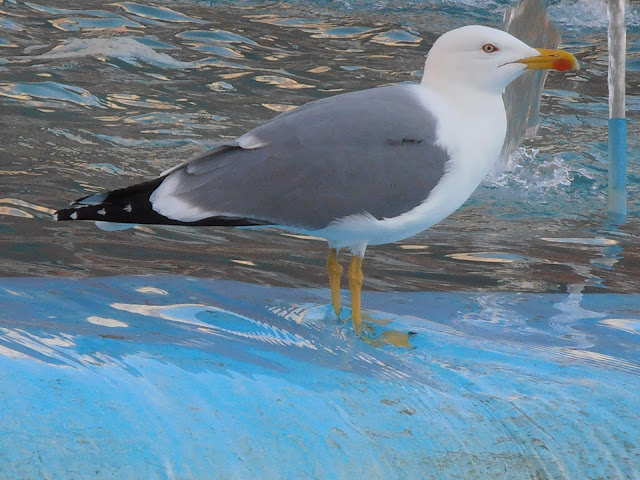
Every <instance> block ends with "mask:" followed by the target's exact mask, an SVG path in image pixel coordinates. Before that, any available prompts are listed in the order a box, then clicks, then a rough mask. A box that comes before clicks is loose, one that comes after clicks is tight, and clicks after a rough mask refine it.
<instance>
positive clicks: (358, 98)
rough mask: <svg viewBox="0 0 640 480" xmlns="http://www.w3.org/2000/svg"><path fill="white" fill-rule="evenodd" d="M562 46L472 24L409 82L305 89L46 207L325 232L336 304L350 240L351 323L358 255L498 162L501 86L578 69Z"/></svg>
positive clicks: (431, 216)
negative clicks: (147, 175)
mask: <svg viewBox="0 0 640 480" xmlns="http://www.w3.org/2000/svg"><path fill="white" fill-rule="evenodd" d="M577 68H578V61H577V60H576V58H575V57H574V56H573V55H572V54H570V53H568V52H565V51H562V50H546V49H534V48H532V47H530V46H528V45H527V44H525V43H523V42H521V41H520V40H518V39H517V38H515V37H513V36H511V35H509V34H508V33H506V32H503V31H501V30H497V29H494V28H489V27H485V26H480V25H470V26H466V27H462V28H458V29H455V30H451V31H449V32H447V33H445V34H444V35H442V36H441V37H439V38H438V39H437V40H436V42H435V43H434V44H433V46H432V48H431V50H430V51H429V53H428V55H427V58H426V62H425V67H424V75H423V77H422V81H421V83H420V84H397V85H390V86H383V87H378V88H372V89H368V90H361V91H355V92H349V93H343V94H340V95H335V96H331V97H328V98H324V99H320V100H316V101H313V102H310V103H307V104H305V105H302V106H300V107H297V108H295V109H293V110H290V111H288V112H285V113H283V114H281V115H278V116H276V117H275V118H273V119H272V120H270V121H268V122H266V123H264V124H263V125H261V126H259V127H257V128H254V129H253V130H251V131H249V132H247V133H245V134H244V135H242V136H240V137H238V138H236V139H233V140H223V141H221V142H219V143H217V144H215V145H214V146H213V148H212V149H210V150H209V151H207V152H205V153H204V154H202V155H199V156H197V157H195V158H193V159H191V160H189V161H187V162H184V163H182V164H180V165H177V166H175V167H173V168H171V169H169V170H166V171H165V172H163V173H162V174H161V175H160V176H159V177H157V178H155V179H153V180H150V181H147V182H144V183H138V184H135V185H132V186H129V187H126V188H121V189H118V190H113V191H106V192H102V193H98V194H95V195H91V196H88V197H85V198H82V199H80V200H77V201H76V202H74V203H72V204H71V206H70V208H66V209H61V210H59V211H57V212H56V213H55V215H54V219H55V220H58V221H62V220H94V221H102V222H117V223H134V224H169V225H192V226H197V225H216V226H231V227H251V226H254V227H257V226H264V225H271V226H274V227H277V228H280V229H283V230H286V231H290V232H295V233H299V234H307V235H313V236H315V237H321V238H324V239H326V240H327V242H328V246H329V256H328V261H327V266H326V267H327V272H328V275H329V285H330V289H331V303H332V306H333V309H334V311H335V313H336V314H337V315H338V316H339V315H340V311H341V305H340V280H341V277H342V273H343V267H342V266H341V265H340V264H339V263H338V257H337V255H338V251H339V250H340V249H348V250H349V252H350V253H351V263H350V265H349V270H348V278H349V289H350V292H351V319H352V322H353V325H354V328H355V330H356V331H358V332H359V331H360V329H361V321H362V313H361V311H362V305H361V290H362V282H363V279H364V275H363V273H362V259H363V257H364V254H365V250H366V248H367V247H368V246H369V245H381V244H385V243H391V242H397V241H400V240H403V239H405V238H408V237H411V236H413V235H416V234H418V233H420V232H422V231H423V230H425V229H427V228H429V227H431V226H432V225H434V224H436V223H438V222H439V221H441V220H442V219H444V218H445V217H447V216H448V215H450V214H451V213H453V212H454V211H455V210H457V209H458V208H459V207H461V206H462V204H463V203H464V202H465V201H466V200H467V199H468V198H469V196H470V195H471V194H472V193H473V191H474V190H475V189H476V188H477V187H478V185H479V184H480V182H481V181H482V179H483V178H484V176H485V175H486V174H487V173H488V171H489V170H490V169H491V167H492V166H493V165H494V163H495V161H496V160H497V158H498V156H499V154H500V150H501V148H502V145H503V142H504V139H505V133H506V128H507V119H506V113H505V107H504V102H503V100H502V92H503V91H504V89H505V87H506V86H507V85H508V84H509V83H510V82H512V81H513V80H514V79H516V78H517V77H518V76H520V75H521V74H522V73H523V72H525V71H527V70H534V69H553V70H560V71H564V70H570V69H577Z"/></svg>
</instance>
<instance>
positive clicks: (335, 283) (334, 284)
mask: <svg viewBox="0 0 640 480" xmlns="http://www.w3.org/2000/svg"><path fill="white" fill-rule="evenodd" d="M342 270H343V269H342V265H340V264H339V263H338V251H337V250H336V249H335V248H330V249H329V259H328V260H327V272H328V273H329V286H330V287H331V304H332V305H333V310H334V311H335V312H336V315H340V277H342Z"/></svg>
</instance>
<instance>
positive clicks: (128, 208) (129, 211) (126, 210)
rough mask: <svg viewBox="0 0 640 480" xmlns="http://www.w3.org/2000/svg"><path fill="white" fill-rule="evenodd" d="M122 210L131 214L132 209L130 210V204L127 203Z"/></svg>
mask: <svg viewBox="0 0 640 480" xmlns="http://www.w3.org/2000/svg"><path fill="white" fill-rule="evenodd" d="M123 210H124V211H125V212H127V213H131V210H132V208H131V204H130V203H127V206H126V207H124V208H123Z"/></svg>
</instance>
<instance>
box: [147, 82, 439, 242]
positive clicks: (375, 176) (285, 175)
mask: <svg viewBox="0 0 640 480" xmlns="http://www.w3.org/2000/svg"><path fill="white" fill-rule="evenodd" d="M413 88H421V87H418V86H409V85H398V86H391V87H382V88H376V89H371V90H363V91H359V92H353V93H347V94H342V95H337V96H334V97H329V98H327V99H323V100H318V101H315V102H311V103H309V104H306V105H304V106H302V107H300V108H298V109H295V110H293V111H290V112H287V113H285V114H283V115H280V116H278V117H275V118H274V119H273V120H271V121H269V122H267V123H266V124H264V125H262V126H260V127H258V128H256V129H254V130H252V131H250V132H249V133H247V134H245V135H243V136H242V137H239V139H238V140H237V141H236V142H233V143H229V144H226V145H221V146H219V147H218V148H216V149H214V150H213V151H212V152H209V153H207V154H205V155H203V156H202V157H200V158H197V159H195V160H193V161H191V162H189V163H187V164H185V165H182V166H180V167H178V168H177V169H174V170H171V171H170V172H171V173H170V174H169V175H168V176H167V177H166V179H165V180H164V181H163V182H162V184H161V185H160V186H159V187H158V189H157V190H156V191H155V192H154V193H153V195H152V196H151V199H150V200H151V203H152V205H153V209H154V210H155V211H157V212H159V213H160V214H162V215H164V216H167V217H169V218H172V219H176V220H181V221H198V220H202V219H204V218H207V217H213V216H230V217H247V218H253V219H259V220H263V221H266V222H270V223H273V224H277V225H290V226H297V227H301V228H306V229H311V230H313V229H320V228H323V227H326V226H327V225H328V224H329V223H330V222H331V221H333V220H336V219H338V218H341V217H344V216H347V215H352V214H356V213H363V212H367V213H369V214H371V215H373V216H374V217H376V218H378V219H382V218H390V217H395V216H397V215H400V214H402V213H404V212H407V211H409V210H411V209H412V208H414V207H416V206H418V205H419V204H420V203H422V202H423V201H424V200H425V199H426V198H427V197H428V196H429V192H431V190H432V189H433V188H434V187H435V186H436V185H437V183H438V182H439V180H440V178H441V177H442V176H443V174H444V172H445V168H446V163H447V162H448V160H449V155H448V153H447V152H446V151H445V150H444V149H443V148H441V147H440V146H438V145H437V142H436V130H437V121H436V118H435V117H434V116H433V115H432V114H431V113H430V112H429V111H427V110H426V109H425V107H423V106H422V104H421V103H420V102H419V100H418V97H417V96H416V95H415V93H413V90H412V89H413Z"/></svg>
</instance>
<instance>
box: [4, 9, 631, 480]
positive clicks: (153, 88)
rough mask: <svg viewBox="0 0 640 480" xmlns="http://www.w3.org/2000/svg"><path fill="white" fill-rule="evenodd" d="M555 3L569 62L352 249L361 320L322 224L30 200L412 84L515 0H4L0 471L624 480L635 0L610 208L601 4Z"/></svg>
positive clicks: (26, 474)
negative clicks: (447, 203)
mask: <svg viewBox="0 0 640 480" xmlns="http://www.w3.org/2000/svg"><path fill="white" fill-rule="evenodd" d="M45 3H46V5H45ZM550 3H551V5H550V7H549V12H550V15H551V17H552V18H553V20H554V21H555V22H556V24H557V25H558V27H559V28H560V29H561V31H562V34H563V40H562V46H563V47H564V48H566V49H568V50H570V51H572V52H574V53H576V55H577V57H578V58H579V60H580V62H581V65H582V69H581V70H580V71H579V72H577V73H576V72H572V73H567V74H561V73H557V72H554V73H552V74H550V75H549V77H548V79H547V84H546V89H545V91H544V94H543V98H542V107H541V125H540V129H539V131H538V136H537V138H536V139H535V140H532V141H527V142H525V144H524V146H523V147H522V148H521V149H520V150H518V151H517V152H516V154H515V155H514V156H513V157H511V158H510V160H509V162H508V163H507V165H506V167H505V168H500V169H496V171H495V172H493V173H492V174H491V175H490V176H489V178H487V179H486V181H485V182H484V183H483V185H482V186H481V187H480V188H479V189H478V191H477V192H476V193H475V194H474V196H473V197H472V198H471V199H470V200H469V201H468V202H467V204H466V205H465V207H464V208H463V209H461V210H459V211H458V212H456V213H455V214H454V215H452V216H451V217H450V218H448V219H446V220H445V221H443V222H441V223H440V224H439V225H437V226H435V227H433V228H432V229H430V230H429V231H428V232H425V233H423V234H420V235H418V236H416V237H414V238H411V239H407V240H406V241H405V242H403V243H399V244H392V245H385V246H379V247H372V248H370V249H369V250H368V252H367V257H366V260H365V267H364V268H365V275H366V278H365V283H364V288H365V292H364V294H363V301H364V307H365V311H364V313H365V317H366V324H365V332H364V334H363V335H357V334H355V332H354V331H353V329H352V328H351V327H350V326H349V323H348V309H345V312H346V313H345V314H343V315H342V318H337V317H336V316H335V315H334V314H333V313H332V310H331V307H330V306H329V305H327V303H328V295H329V294H328V291H327V281H326V272H325V268H324V264H325V261H326V245H325V243H324V242H322V241H319V240H316V239H312V238H308V237H303V236H297V235H291V234H287V233H283V232H279V231H277V230H274V229H260V230H257V231H249V230H241V229H240V230H230V229H216V228H191V229H188V228H179V227H159V226H138V227H136V228H133V229H130V230H125V231H111V232H107V231H103V230H99V229H98V228H96V227H95V226H94V225H93V224H90V223H89V224H80V223H72V222H65V223H54V222H53V221H52V220H51V213H52V212H53V210H54V209H57V208H60V207H62V206H65V205H66V204H67V203H68V202H69V201H71V200H74V199H76V198H78V197H80V196H83V195H86V194H89V193H92V192H96V191H99V190H102V189H104V188H117V187H121V186H124V185H127V184H130V183H132V182H137V181H140V180H142V179H149V178H152V177H154V176H156V175H157V174H158V173H159V172H161V171H162V170H164V169H166V168H168V167H170V166H172V165H174V164H175V163H177V162H180V161H183V160H184V159H186V158H188V157H190V156H192V155H194V154H197V153H198V152H201V151H202V150H204V149H206V148H207V147H208V146H210V145H211V144H212V143H214V142H215V141H217V140H219V139H221V138H230V137H235V136H237V135H239V134H242V133H243V132H245V131H246V130H248V129H250V128H252V127H254V126H256V125H259V124H260V123H261V122H263V121H265V120H267V119H269V118H271V117H273V116H275V115H276V114H278V113H279V112H282V111H286V110H287V109H289V108H292V107H294V106H297V105H301V104H303V103H305V102H308V101H310V100H314V99H317V98H323V97H326V96H328V95H332V94H335V93H338V92H343V91H352V90H358V89H363V88H368V87H374V86H377V85H382V84H386V83H394V82H405V81H408V82H412V81H413V82H415V81H417V80H418V79H419V78H420V74H421V69H422V65H423V61H424V56H425V55H426V52H427V51H428V48H429V46H430V45H431V43H432V42H433V40H434V39H435V38H436V37H437V36H438V35H439V34H441V33H443V32H444V31H447V30H449V29H451V28H454V27H458V26H461V25H464V24H468V23H483V24H487V25H493V26H500V25H501V22H502V13H503V12H504V10H505V9H506V8H507V6H509V5H510V4H511V3H510V2H507V1H496V0H481V1H470V0H438V1H432V2H425V1H417V0H416V1H411V2H401V1H371V0H351V1H349V2H347V1H339V2H327V1H316V2H311V1H309V2H296V1H287V2H279V3H269V2H242V3H234V4H228V3H218V2H199V1H178V2H168V1H162V0H159V1H157V2H154V3H147V2H144V3H143V2H139V3H136V2H118V3H104V2H97V1H94V0H89V1H83V2H79V1H76V2H41V3H34V2H20V1H17V0H6V1H4V2H1V3H0V127H1V128H0V191H1V194H0V219H1V222H0V277H5V278H2V279H0V306H2V308H0V372H2V374H0V477H2V478H5V477H6V478H74V479H75V478H87V476H90V477H91V478H104V479H119V480H120V479H123V478H134V479H137V478H242V479H245V478H276V477H277V478H296V479H297V478H434V479H440V478H468V479H477V478H489V477H490V478H505V479H509V480H511V479H513V478H523V479H525V478H526V479H532V478H536V479H539V478H545V479H553V480H555V479H558V478H566V479H573V478H590V479H604V478H616V479H625V480H626V479H629V478H633V479H640V476H639V474H638V472H639V471H640V468H638V465H640V452H639V450H638V446H637V439H638V437H639V436H640V420H639V418H640V417H639V416H638V413H637V412H638V411H640V396H639V395H638V392H640V381H639V379H640V375H639V373H640V353H639V352H640V340H639V339H640V336H639V333H640V321H639V320H638V318H639V316H640V312H639V309H640V307H639V306H638V305H639V299H638V291H640V224H639V223H638V221H637V217H638V214H640V164H639V163H638V162H637V159H638V158H640V140H639V139H640V131H639V128H638V123H637V118H638V109H639V107H640V104H639V103H638V98H639V97H638V93H640V75H639V74H638V70H639V69H640V62H638V52H639V51H640V13H639V12H638V9H637V7H636V6H630V7H629V15H628V23H629V34H628V52H629V57H628V69H629V72H628V83H627V88H628V90H627V93H628V112H629V118H630V119H631V121H630V123H629V217H628V221H627V222H626V223H625V224H624V225H622V226H618V227H615V226H613V225H612V224H610V222H609V221H608V219H607V216H606V182H607V170H606V169H607V114H608V111H607V98H606V96H607V93H608V92H607V85H606V76H607V73H606V62H607V55H606V23H607V18H606V11H605V8H604V6H603V5H604V4H603V3H602V2H600V1H599V0H566V1H561V2H558V1H556V2H550ZM50 4H52V5H55V6H52V5H50ZM167 273H171V274H176V275H153V276H151V275H149V276H132V275H138V274H167ZM108 275H115V276H113V277H108ZM60 276H64V277H70V278H65V279H62V278H56V277H60ZM6 277H23V278H6ZM25 277H26V278H25ZM95 277H97V278H95ZM198 277H201V278H198ZM256 284H260V285H256ZM292 287H295V288H292ZM300 287H302V288H300ZM345 300H346V299H345ZM283 459H284V460H283ZM355 459H357V461H356V460H355Z"/></svg>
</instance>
